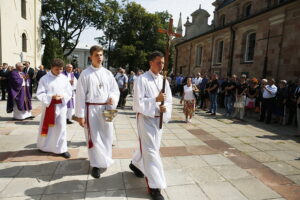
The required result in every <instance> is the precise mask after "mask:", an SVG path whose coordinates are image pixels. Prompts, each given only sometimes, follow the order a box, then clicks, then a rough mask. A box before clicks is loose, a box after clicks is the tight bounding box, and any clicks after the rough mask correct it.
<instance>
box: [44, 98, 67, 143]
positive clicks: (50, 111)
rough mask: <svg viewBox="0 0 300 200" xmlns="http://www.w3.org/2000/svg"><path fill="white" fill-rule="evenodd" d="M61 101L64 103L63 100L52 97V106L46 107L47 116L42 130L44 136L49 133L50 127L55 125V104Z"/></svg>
mask: <svg viewBox="0 0 300 200" xmlns="http://www.w3.org/2000/svg"><path fill="white" fill-rule="evenodd" d="M61 103H62V101H61V100H55V99H52V101H51V103H50V106H49V107H47V108H46V112H45V117H44V121H43V126H42V132H41V135H42V136H45V137H46V136H47V135H48V129H49V127H53V126H54V125H55V105H56V104H61Z"/></svg>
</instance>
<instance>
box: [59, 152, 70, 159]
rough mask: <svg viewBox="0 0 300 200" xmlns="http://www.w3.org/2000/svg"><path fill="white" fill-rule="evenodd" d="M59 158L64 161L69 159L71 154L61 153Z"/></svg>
mask: <svg viewBox="0 0 300 200" xmlns="http://www.w3.org/2000/svg"><path fill="white" fill-rule="evenodd" d="M61 156H62V157H64V158H66V159H68V158H71V154H70V153H69V152H65V153H62V154H61Z"/></svg>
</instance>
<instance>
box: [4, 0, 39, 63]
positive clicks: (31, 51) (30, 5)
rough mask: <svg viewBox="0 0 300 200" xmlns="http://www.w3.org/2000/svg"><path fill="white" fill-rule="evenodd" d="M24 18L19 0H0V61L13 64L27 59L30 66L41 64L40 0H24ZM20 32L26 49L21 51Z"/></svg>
mask: <svg viewBox="0 0 300 200" xmlns="http://www.w3.org/2000/svg"><path fill="white" fill-rule="evenodd" d="M25 3H26V18H23V17H22V15H21V0H0V49H1V50H0V63H3V62H6V63H8V64H9V65H14V64H15V63H16V62H20V61H21V60H23V61H25V60H28V61H29V62H30V63H31V66H32V67H37V66H39V65H40V64H41V55H42V54H41V25H40V19H41V1H40V0H25ZM22 34H25V35H26V46H27V51H26V52H23V51H22Z"/></svg>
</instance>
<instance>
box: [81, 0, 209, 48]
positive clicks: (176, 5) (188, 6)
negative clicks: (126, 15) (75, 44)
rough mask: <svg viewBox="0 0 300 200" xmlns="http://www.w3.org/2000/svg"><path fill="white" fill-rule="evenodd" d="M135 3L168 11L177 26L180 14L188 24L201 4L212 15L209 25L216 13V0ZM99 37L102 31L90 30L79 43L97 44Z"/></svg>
mask: <svg viewBox="0 0 300 200" xmlns="http://www.w3.org/2000/svg"><path fill="white" fill-rule="evenodd" d="M129 1H133V0H129ZM134 2H137V3H139V4H141V5H142V6H143V7H144V8H145V9H146V10H147V11H148V12H151V13H154V12H156V11H165V10H167V11H168V12H169V13H171V14H172V15H173V19H174V25H175V26H177V23H178V19H179V14H180V12H181V13H182V22H183V24H184V23H185V22H186V18H187V17H188V16H189V17H190V14H191V13H193V12H194V11H195V10H197V9H198V8H199V6H200V4H201V8H202V9H205V10H207V11H208V12H209V14H210V15H211V17H210V18H209V23H211V20H212V17H213V11H214V7H213V6H212V5H211V4H212V2H214V0H135V1H134ZM190 18H191V17H190ZM99 35H101V31H97V30H95V29H93V28H88V29H87V30H85V31H84V32H83V33H82V35H81V37H80V41H79V42H80V43H81V44H89V45H92V44H96V41H95V40H94V38H95V37H98V36H99Z"/></svg>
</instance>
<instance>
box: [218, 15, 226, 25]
mask: <svg viewBox="0 0 300 200" xmlns="http://www.w3.org/2000/svg"><path fill="white" fill-rule="evenodd" d="M219 24H220V26H224V25H225V15H221V17H220V23H219Z"/></svg>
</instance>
